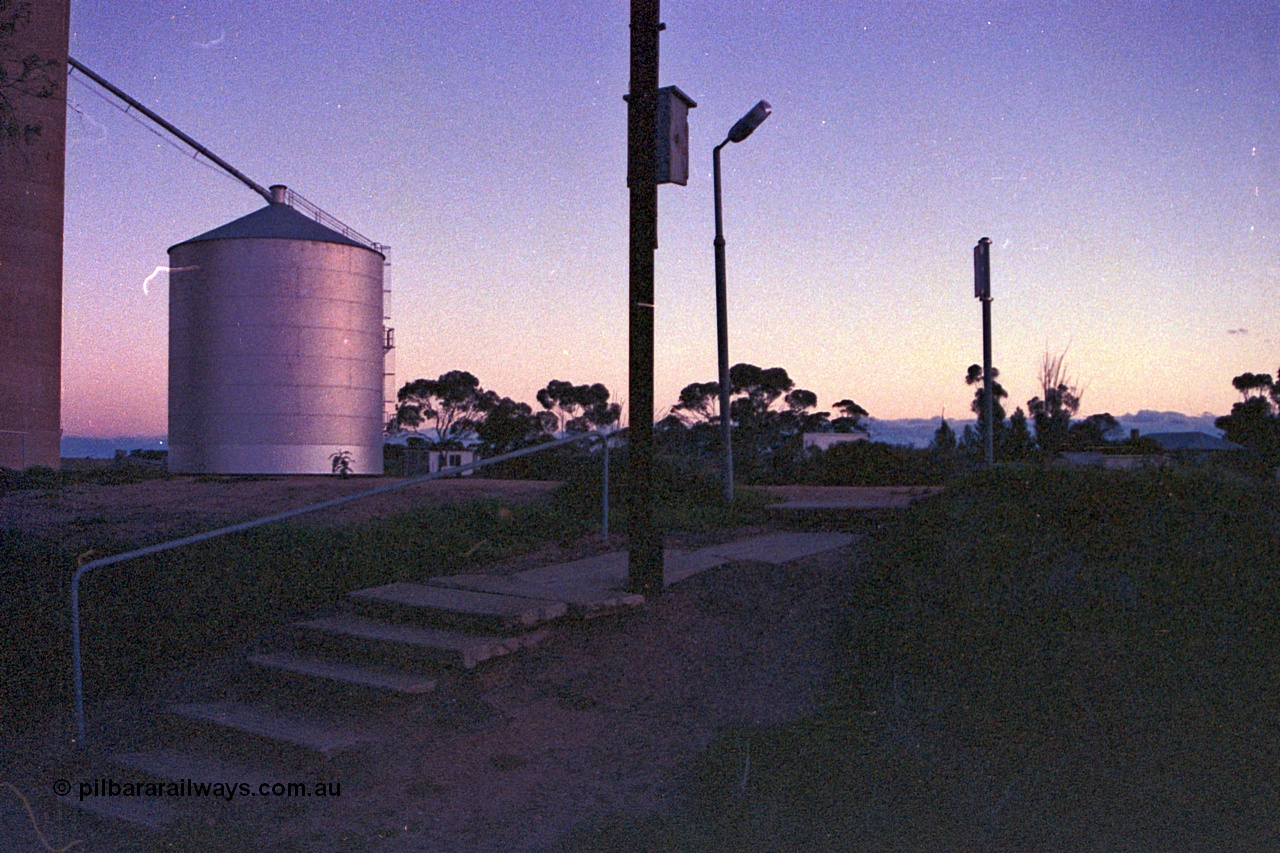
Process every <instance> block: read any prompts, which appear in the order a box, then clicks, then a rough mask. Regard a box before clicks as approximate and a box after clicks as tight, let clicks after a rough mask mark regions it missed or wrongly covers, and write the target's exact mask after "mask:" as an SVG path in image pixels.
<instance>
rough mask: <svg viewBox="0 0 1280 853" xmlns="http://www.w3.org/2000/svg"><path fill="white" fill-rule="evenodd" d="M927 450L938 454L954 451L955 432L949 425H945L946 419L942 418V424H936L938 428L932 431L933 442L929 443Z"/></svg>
mask: <svg viewBox="0 0 1280 853" xmlns="http://www.w3.org/2000/svg"><path fill="white" fill-rule="evenodd" d="M929 449H930V450H937V451H939V452H940V453H951V452H952V451H953V450H955V449H956V431H955V430H953V429H952V428H951V424H949V423H947V419H946V418H943V419H942V423H940V424H938V428H937V429H936V430H934V431H933V440H932V441H930V442H929Z"/></svg>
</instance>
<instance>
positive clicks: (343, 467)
mask: <svg viewBox="0 0 1280 853" xmlns="http://www.w3.org/2000/svg"><path fill="white" fill-rule="evenodd" d="M329 461H330V462H332V463H333V473H334V474H336V475H338V476H339V477H344V478H345V477H350V476H351V451H350V450H339V451H338V452H337V453H334V454H333V455H331V456H330V457H329Z"/></svg>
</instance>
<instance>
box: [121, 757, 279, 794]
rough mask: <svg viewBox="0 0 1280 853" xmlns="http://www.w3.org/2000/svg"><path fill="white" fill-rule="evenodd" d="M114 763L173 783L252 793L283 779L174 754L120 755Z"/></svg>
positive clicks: (215, 760)
mask: <svg viewBox="0 0 1280 853" xmlns="http://www.w3.org/2000/svg"><path fill="white" fill-rule="evenodd" d="M111 763H112V764H115V765H117V766H119V767H123V768H125V769H127V770H136V771H138V772H139V773H145V774H147V775H148V776H154V777H156V778H158V779H166V780H169V781H172V782H194V783H196V784H199V785H218V784H222V785H224V786H236V785H239V784H240V783H242V782H243V783H245V784H247V785H249V786H250V788H252V789H253V790H257V788H258V786H259V785H261V784H262V783H263V782H275V781H279V778H278V777H279V775H280V774H279V773H275V774H272V773H269V772H267V771H265V770H261V769H259V768H256V767H248V766H246V765H243V764H237V763H234V762H231V761H226V760H224V759H221V758H213V757H212V756H208V755H196V754H192V753H186V752H175V751H172V750H153V751H151V752H121V753H117V754H115V755H112V756H111Z"/></svg>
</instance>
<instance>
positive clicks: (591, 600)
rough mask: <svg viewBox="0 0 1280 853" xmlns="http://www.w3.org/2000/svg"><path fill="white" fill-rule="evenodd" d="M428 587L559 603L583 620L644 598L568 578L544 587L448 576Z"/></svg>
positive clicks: (521, 581)
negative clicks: (561, 602) (441, 587)
mask: <svg viewBox="0 0 1280 853" xmlns="http://www.w3.org/2000/svg"><path fill="white" fill-rule="evenodd" d="M427 584H428V585H430V586H443V587H448V588H450V589H467V590H471V591H472V592H488V593H494V594H497V595H507V596H517V597H521V598H534V599H544V600H553V601H563V602H564V603H565V604H567V605H568V606H569V613H570V614H571V615H573V616H578V617H581V618H584V619H590V618H593V617H596V616H603V615H606V614H609V613H614V612H616V611H619V610H626V609H630V608H634V607H639V606H640V605H642V604H644V596H643V595H639V594H637V593H634V592H624V591H623V590H619V589H609V588H608V587H602V586H599V585H596V584H592V583H589V582H583V581H580V580H578V579H575V578H572V577H566V578H563V579H560V580H553V581H548V582H546V583H534V582H532V581H528V580H525V579H523V578H517V577H513V576H510V575H448V576H446V577H439V578H431V579H430V580H428V581H427Z"/></svg>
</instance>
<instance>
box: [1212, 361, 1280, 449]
mask: <svg viewBox="0 0 1280 853" xmlns="http://www.w3.org/2000/svg"><path fill="white" fill-rule="evenodd" d="M1277 372H1280V371H1277ZM1231 384H1232V386H1233V387H1234V388H1235V389H1236V390H1237V391H1239V392H1240V394H1241V396H1242V397H1243V398H1244V399H1243V400H1242V401H1241V402H1239V403H1236V404H1235V405H1233V406H1232V407H1231V414H1229V415H1224V416H1223V417H1220V418H1218V419H1217V420H1216V421H1214V422H1213V425H1214V426H1216V427H1217V428H1218V429H1220V430H1222V431H1223V432H1224V433H1226V437H1227V440H1228V441H1234V442H1235V443H1236V444H1241V445H1244V446H1245V447H1247V448H1249V449H1250V450H1253V451H1254V452H1256V453H1258V454H1259V455H1260V456H1261V457H1262V458H1263V460H1264V461H1265V462H1266V464H1267V465H1268V466H1275V465H1277V464H1280V388H1277V386H1276V383H1275V382H1274V381H1273V380H1272V378H1271V376H1270V375H1269V374H1266V373H1242V374H1240V375H1239V376H1237V377H1235V378H1234V379H1232V380H1231Z"/></svg>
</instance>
